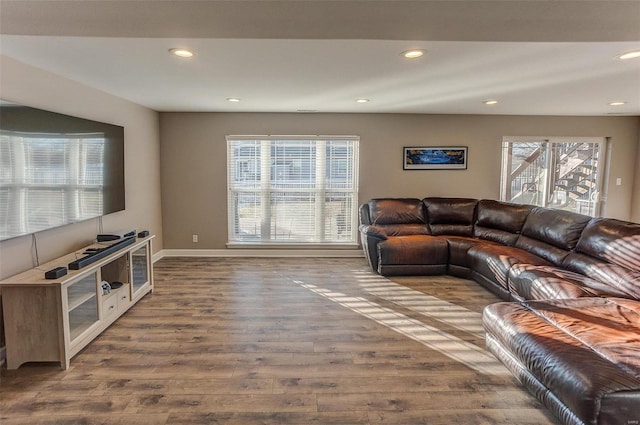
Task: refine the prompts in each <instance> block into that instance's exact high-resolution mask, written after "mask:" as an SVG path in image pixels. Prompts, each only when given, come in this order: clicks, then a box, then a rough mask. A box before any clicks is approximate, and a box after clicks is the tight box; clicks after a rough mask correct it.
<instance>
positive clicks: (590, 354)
mask: <svg viewBox="0 0 640 425" xmlns="http://www.w3.org/2000/svg"><path fill="white" fill-rule="evenodd" d="M483 325H484V327H485V330H486V331H487V342H488V344H487V345H488V347H489V349H490V350H491V351H492V352H494V354H496V355H497V356H498V357H499V358H501V360H503V363H505V365H507V367H509V368H510V369H512V371H514V372H515V371H516V370H517V371H518V373H515V374H516V376H517V377H518V378H520V380H521V381H522V382H523V383H525V382H526V384H525V385H527V386H528V387H529V389H531V390H532V391H534V392H535V394H536V395H537V396H538V397H539V398H540V399H541V401H542V402H543V403H544V404H545V405H548V404H552V405H553V404H556V403H557V401H558V400H559V402H560V403H561V404H562V405H564V406H566V407H567V408H568V409H569V410H570V411H571V412H573V414H574V415H575V416H577V418H578V419H579V420H580V421H581V422H580V423H584V424H620V425H622V424H628V423H634V422H633V421H637V420H638V412H640V303H639V302H638V301H634V300H628V299H622V298H587V297H583V298H576V299H567V300H549V301H530V302H525V303H497V304H492V305H489V306H487V307H486V308H485V310H484V312H483ZM540 384H541V385H542V387H543V388H544V389H546V391H547V393H545V391H543V390H541V388H540ZM549 393H550V394H552V397H550V396H549ZM552 407H553V406H552ZM556 407H557V406H556ZM555 410H556V411H557V408H556V409H555Z"/></svg>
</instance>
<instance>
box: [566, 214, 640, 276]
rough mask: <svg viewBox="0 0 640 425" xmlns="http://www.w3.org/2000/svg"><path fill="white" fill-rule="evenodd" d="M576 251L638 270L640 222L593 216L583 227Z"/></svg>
mask: <svg viewBox="0 0 640 425" xmlns="http://www.w3.org/2000/svg"><path fill="white" fill-rule="evenodd" d="M576 252H579V253H582V254H586V255H589V256H591V257H595V258H598V259H600V260H604V261H607V262H609V263H614V264H617V265H619V266H623V267H627V268H630V269H635V270H640V224H637V223H630V222H628V221H622V220H616V219H613V218H594V219H593V220H591V221H590V222H589V224H588V225H587V226H586V227H585V228H584V231H583V232H582V235H581V236H580V240H579V241H578V244H577V245H576Z"/></svg>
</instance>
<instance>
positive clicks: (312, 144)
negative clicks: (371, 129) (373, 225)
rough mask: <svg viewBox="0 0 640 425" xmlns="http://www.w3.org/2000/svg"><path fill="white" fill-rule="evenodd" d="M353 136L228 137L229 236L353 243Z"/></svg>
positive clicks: (355, 167) (269, 240) (245, 239)
mask: <svg viewBox="0 0 640 425" xmlns="http://www.w3.org/2000/svg"><path fill="white" fill-rule="evenodd" d="M358 141H359V139H358V137H355V136H339V137H338V136H327V137H315V136H314V137H306V136H305V137H299V136H298V137H282V136H281V137H273V136H269V137H264V136H260V137H257V136H228V137H227V172H228V175H227V184H228V214H229V242H230V243H232V244H233V243H234V242H235V243H258V244H268V243H288V244H321V245H339V244H355V243H357V239H356V238H357V219H358V216H357V212H358V202H357V201H358Z"/></svg>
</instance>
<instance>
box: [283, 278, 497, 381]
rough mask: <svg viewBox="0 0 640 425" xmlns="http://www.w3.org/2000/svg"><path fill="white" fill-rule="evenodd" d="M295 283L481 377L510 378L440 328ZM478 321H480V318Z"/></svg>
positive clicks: (478, 350)
mask: <svg viewBox="0 0 640 425" xmlns="http://www.w3.org/2000/svg"><path fill="white" fill-rule="evenodd" d="M293 282H294V283H296V284H298V285H300V286H301V287H303V288H306V289H308V290H310V291H312V292H314V293H316V294H318V295H321V296H323V297H325V298H327V299H329V300H331V301H333V302H335V303H337V304H339V305H341V306H343V307H346V308H348V309H350V310H351V311H353V312H355V313H358V314H360V315H362V316H364V317H367V318H369V319H372V320H374V321H375V322H377V323H379V324H381V325H383V326H385V327H387V328H389V329H391V330H393V331H396V332H399V333H401V334H403V335H405V336H407V337H409V338H411V339H413V340H414V341H417V342H420V343H421V344H423V345H425V346H427V347H429V348H431V349H434V350H437V351H438V352H440V353H442V354H444V355H445V356H447V357H449V358H451V359H453V360H456V361H458V362H460V363H462V364H464V365H466V366H467V367H469V368H471V369H474V370H476V371H478V372H480V373H483V374H486V375H494V376H506V375H509V372H508V371H507V369H506V368H505V367H504V366H503V365H502V364H501V363H500V362H499V361H498V360H496V359H495V358H494V357H493V356H492V355H491V354H489V353H488V352H486V351H485V350H483V349H482V348H480V347H478V346H476V345H474V344H471V343H469V342H466V341H463V340H461V339H460V338H457V337H455V336H453V335H451V334H448V333H447V332H444V331H442V330H440V329H438V328H435V327H433V326H429V325H426V324H424V323H422V322H420V321H418V320H415V319H412V318H410V317H408V316H406V315H404V314H402V313H398V312H396V311H393V310H391V309H389V308H386V307H382V306H381V305H379V304H377V303H374V302H372V301H369V300H367V299H366V298H362V297H353V296H348V295H346V294H343V293H341V292H335V291H332V290H329V289H325V288H321V287H319V286H317V285H313V284H309V283H304V282H302V281H300V280H294V281H293ZM477 320H480V319H479V318H478V319H477Z"/></svg>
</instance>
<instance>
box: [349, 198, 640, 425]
mask: <svg viewBox="0 0 640 425" xmlns="http://www.w3.org/2000/svg"><path fill="white" fill-rule="evenodd" d="M360 223H361V224H360V233H361V240H362V245H363V249H364V252H365V256H366V258H367V260H368V261H369V264H370V265H371V268H372V269H373V270H374V271H376V272H377V273H379V274H382V275H407V274H409V275H433V274H444V273H447V274H451V275H454V276H460V277H465V278H470V279H473V280H475V281H476V282H478V283H479V284H481V285H483V286H484V287H486V288H487V289H489V290H490V291H492V292H493V293H495V294H496V295H498V296H499V297H501V298H502V299H504V300H506V301H511V302H502V303H496V304H492V305H489V306H487V307H486V308H485V310H484V313H483V323H484V326H485V330H486V333H487V335H486V342H487V347H488V349H489V350H490V351H491V352H492V353H494V354H495V355H496V357H498V358H499V359H500V360H501V361H502V362H503V363H504V364H505V365H506V366H507V367H508V368H509V369H510V370H511V371H512V373H513V374H514V375H515V376H516V377H517V378H518V379H519V380H520V382H522V384H523V385H525V386H526V387H527V388H528V389H529V390H530V391H531V392H532V393H533V394H534V395H535V396H536V397H537V398H538V399H539V400H540V401H541V402H542V403H543V404H544V405H545V406H546V407H547V408H548V409H549V410H550V411H551V412H553V413H554V414H555V415H556V416H557V417H558V418H559V419H560V420H561V421H562V422H563V423H565V424H603V425H604V424H616V425H618V424H619V425H629V424H640V224H636V223H630V222H625V221H621V220H616V219H606V218H591V217H588V216H584V215H580V214H576V213H572V212H567V211H560V210H552V209H547V208H541V207H534V206H529V205H516V204H509V203H504V202H498V201H494V200H476V199H466V198H425V199H422V200H420V199H393V198H385V199H372V200H370V201H369V202H367V203H365V204H363V205H362V206H361V207H360Z"/></svg>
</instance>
